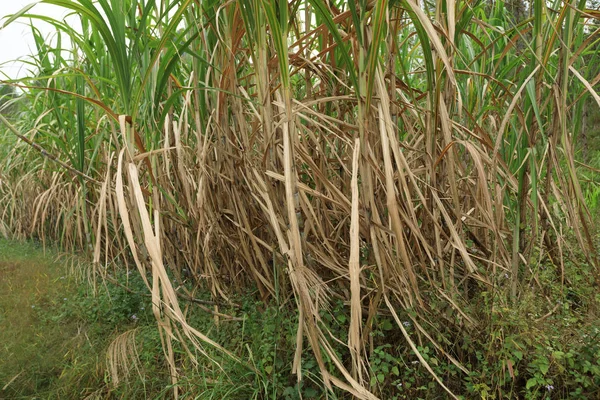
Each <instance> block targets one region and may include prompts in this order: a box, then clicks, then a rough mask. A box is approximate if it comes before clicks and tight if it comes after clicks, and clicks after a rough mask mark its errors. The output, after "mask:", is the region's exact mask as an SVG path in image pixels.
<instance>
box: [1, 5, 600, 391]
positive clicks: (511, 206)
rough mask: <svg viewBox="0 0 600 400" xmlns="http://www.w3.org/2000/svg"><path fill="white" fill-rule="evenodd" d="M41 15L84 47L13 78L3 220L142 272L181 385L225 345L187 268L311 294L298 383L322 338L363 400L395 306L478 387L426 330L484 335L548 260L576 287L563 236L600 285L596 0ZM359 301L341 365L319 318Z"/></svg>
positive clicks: (337, 375)
mask: <svg viewBox="0 0 600 400" xmlns="http://www.w3.org/2000/svg"><path fill="white" fill-rule="evenodd" d="M44 3H49V4H55V5H59V6H62V7H64V8H66V9H68V10H70V11H72V13H73V15H76V16H77V17H78V18H79V19H80V21H81V26H82V30H81V31H79V30H76V29H74V28H72V27H71V26H69V25H68V24H66V23H64V22H62V21H58V20H52V19H50V18H48V17H44V16H39V15H36V14H35V13H34V12H35V8H33V9H30V8H26V9H24V10H23V12H22V13H20V14H18V15H15V17H14V18H12V19H10V20H8V21H7V22H12V21H13V20H15V19H16V18H17V17H18V18H32V19H33V20H36V19H38V20H39V19H41V20H45V21H48V22H51V23H52V24H54V26H55V27H56V30H57V35H59V37H62V38H63V40H62V41H58V42H57V43H56V44H49V42H48V41H46V40H44V38H43V37H41V36H40V34H39V32H38V31H37V30H36V29H35V23H32V30H33V32H34V35H35V38H36V44H37V51H38V53H37V55H35V56H34V57H33V59H32V64H33V65H34V66H35V67H36V68H37V71H38V73H37V75H36V76H34V77H31V78H28V79H23V80H21V81H13V82H11V84H13V85H15V86H19V87H21V88H23V90H24V94H23V96H22V97H23V99H22V102H23V103H24V106H23V109H22V111H21V113H20V115H19V118H18V120H17V121H16V122H13V125H14V126H12V128H11V130H13V131H16V132H17V133H18V134H19V135H21V136H22V137H23V138H25V139H27V141H28V142H27V143H34V144H35V146H34V147H30V146H28V144H27V143H24V142H20V143H19V144H17V145H15V146H14V148H13V149H12V152H11V154H10V155H9V156H8V157H7V158H6V159H5V160H3V163H2V168H3V169H2V171H1V172H0V173H1V176H2V180H1V182H0V196H1V199H0V216H1V220H2V224H3V225H2V226H3V227H4V228H3V229H5V230H6V231H7V232H11V233H12V234H14V235H17V236H22V237H23V236H37V237H39V238H41V239H42V240H50V239H51V240H56V241H59V242H60V243H61V244H62V245H63V246H66V247H68V248H73V249H84V250H85V251H89V252H90V253H91V254H93V257H94V261H95V262H96V263H97V268H98V271H99V272H100V273H103V271H106V269H107V268H112V267H111V266H114V265H117V264H116V263H114V261H119V262H121V263H125V265H129V266H131V265H135V267H136V268H137V269H138V271H139V273H140V274H141V275H142V277H144V279H147V280H146V282H147V285H148V289H149V290H150V291H151V292H152V295H153V304H154V314H155V316H156V318H157V321H158V323H159V328H160V330H161V332H162V334H163V335H162V338H163V340H164V349H165V354H166V356H167V359H168V360H170V365H171V372H172V376H173V382H174V383H176V382H177V367H176V365H175V357H174V353H173V347H172V341H173V340H174V339H175V340H182V341H191V342H192V343H193V345H195V346H196V347H197V348H199V349H202V345H203V344H202V343H209V344H211V345H214V346H218V344H216V343H214V342H212V341H211V340H210V339H209V338H208V337H206V336H204V335H203V334H202V333H201V332H198V331H196V330H195V329H194V328H193V327H192V326H190V325H188V323H187V322H186V318H185V312H184V311H183V310H182V309H181V308H180V307H179V305H178V300H177V297H178V296H181V295H182V293H180V292H179V291H178V290H179V289H176V288H175V286H174V285H173V283H172V276H180V275H181V274H182V273H184V271H183V269H184V268H185V269H186V271H189V272H188V273H189V274H191V275H192V276H193V278H194V281H195V282H196V284H197V287H198V288H199V290H205V291H210V293H211V294H212V295H213V296H214V297H215V298H221V299H224V300H227V299H228V298H229V295H230V294H231V293H232V292H235V291H239V290H244V288H248V287H249V286H250V287H256V289H257V291H258V293H259V296H260V297H261V298H262V299H263V300H264V301H269V300H274V301H277V302H285V301H290V299H293V300H291V301H293V302H295V304H296V307H297V312H298V314H299V317H300V321H301V323H300V324H299V325H298V330H297V352H296V357H295V359H294V371H295V372H296V373H297V374H298V379H301V371H302V368H301V363H300V361H301V357H300V354H301V352H302V351H303V348H304V347H305V346H308V347H309V348H310V349H311V351H312V352H313V353H314V358H315V360H316V362H317V363H318V365H319V368H320V370H321V373H322V379H323V381H324V384H325V386H326V387H332V386H337V387H339V388H341V389H343V390H346V391H348V392H349V393H352V394H353V395H354V396H356V397H357V398H361V399H372V398H376V393H374V391H373V389H372V387H371V386H369V384H368V382H369V377H370V374H371V370H370V367H369V365H368V363H367V360H368V357H369V354H370V352H372V340H373V339H372V337H371V336H370V335H369V333H370V332H371V331H372V329H373V321H374V319H375V318H376V316H377V315H378V314H380V313H390V314H391V315H392V316H393V317H394V319H395V321H397V323H398V328H399V330H400V331H401V332H402V334H403V336H404V339H405V340H406V341H407V343H408V344H409V346H410V347H411V348H412V349H413V351H414V352H415V353H416V354H417V356H418V357H419V359H420V360H421V362H422V363H423V364H424V365H425V366H426V368H428V370H429V371H431V373H432V374H434V375H435V373H434V371H433V369H432V368H431V367H430V366H429V364H428V363H427V360H426V358H424V357H423V356H422V355H421V354H420V350H419V349H418V347H417V345H420V344H422V343H424V342H427V343H430V344H431V345H432V346H433V348H435V349H436V351H437V352H439V353H438V354H439V355H440V357H446V358H447V359H448V360H449V361H450V362H451V363H454V364H455V365H456V366H457V368H459V369H460V370H462V371H463V372H464V373H468V372H469V371H468V368H467V366H466V364H465V363H464V362H463V360H461V359H460V357H459V356H458V355H457V353H456V351H454V350H453V349H452V346H451V345H450V344H449V342H448V341H445V340H440V337H438V336H436V335H434V334H432V332H431V331H430V329H429V328H428V327H429V326H430V321H433V320H435V319H437V318H439V314H438V310H439V309H440V308H444V309H447V310H448V311H447V316H448V317H444V318H445V320H446V319H447V321H446V322H447V324H449V326H450V329H451V330H452V331H453V332H455V333H456V334H458V332H465V331H466V332H476V331H477V330H478V329H480V327H481V324H482V318H483V319H485V317H483V316H482V315H481V310H482V309H483V308H482V307H478V306H477V304H474V303H473V301H474V300H473V299H475V298H477V296H478V294H480V293H481V292H488V291H493V292H494V293H496V294H497V297H496V299H495V301H497V302H498V304H497V307H504V306H508V305H509V304H510V303H511V302H512V303H516V302H518V301H519V299H520V298H521V297H522V296H523V295H524V294H525V293H527V292H528V291H530V287H529V286H528V285H527V284H524V283H523V282H530V281H532V279H533V281H535V276H532V274H534V272H533V271H534V270H533V269H532V268H531V265H532V263H535V262H537V260H541V259H542V258H544V259H545V258H548V259H549V260H550V262H551V263H552V264H553V265H554V266H556V280H557V282H561V283H563V284H564V283H565V280H567V279H568V277H566V276H565V272H564V271H565V270H564V262H563V261H564V259H565V257H566V256H567V254H569V252H570V251H571V250H570V247H569V246H571V244H569V242H567V241H566V240H565V238H566V236H565V233H566V232H573V234H574V236H575V238H576V240H577V243H578V244H579V246H581V247H582V248H584V249H585V254H586V255H587V257H588V261H589V263H590V265H592V266H593V269H594V274H595V277H596V283H597V284H598V283H600V274H599V273H598V269H597V259H596V252H595V249H594V247H593V243H592V240H591V234H592V233H591V232H590V229H591V227H590V225H589V223H590V221H589V219H590V215H589V212H588V211H587V208H586V205H585V202H584V196H583V193H582V190H581V188H580V186H579V183H578V179H577V175H576V164H575V160H574V150H573V149H574V144H573V141H574V138H575V137H576V136H577V135H578V133H579V132H578V129H579V128H580V127H581V124H580V123H579V122H578V121H579V120H580V119H581V113H582V110H583V107H580V104H581V103H582V102H584V101H585V100H586V99H587V98H588V97H589V96H590V95H591V96H592V97H593V98H594V99H596V100H600V97H599V96H598V94H596V93H595V92H594V89H593V86H594V85H595V84H596V82H597V81H598V78H597V77H596V76H590V74H589V73H588V72H589V71H590V69H589V68H588V67H587V66H586V64H585V63H584V61H583V57H584V55H586V54H587V51H588V49H589V48H591V46H592V45H593V43H594V41H595V36H594V35H595V32H589V30H588V29H587V28H586V22H587V21H588V18H589V17H590V15H589V14H588V11H587V10H586V9H585V2H584V1H579V2H572V1H567V2H554V3H552V4H550V3H548V2H545V1H541V0H535V1H533V2H532V7H531V9H530V10H528V13H529V14H528V16H527V17H526V18H524V19H523V20H521V21H518V20H515V19H513V18H512V15H510V13H509V12H508V11H507V9H506V8H505V5H504V2H493V3H488V2H484V1H460V0H459V1H437V2H435V3H432V2H426V3H425V4H422V3H420V2H416V1H414V0H403V1H394V0H387V1H386V0H376V1H369V2H367V1H363V0H361V1H358V2H354V1H350V2H340V1H325V0H308V1H294V2H287V1H264V0H239V1H231V2H225V3H223V2H220V1H211V0H205V1H191V0H187V1H173V0H161V1H142V0H127V1H109V0H99V1H97V2H92V1H90V0H78V1H75V0H46V1H44ZM67 38H68V39H69V40H70V41H71V42H72V43H73V49H65V48H62V47H61V43H64V42H65V40H66V39H67ZM66 52H68V55H69V56H67V55H66V54H67V53H66ZM3 122H5V123H8V121H5V120H3ZM49 155H51V157H49ZM54 158H55V159H57V160H60V163H57V162H54ZM65 165H66V166H68V167H69V168H65ZM115 268H116V267H115ZM505 276H507V277H509V279H505ZM340 297H341V298H343V299H344V300H346V301H347V302H348V304H349V307H348V320H349V321H350V322H349V324H348V342H347V346H348V352H347V354H346V355H343V356H340V355H339V354H338V353H336V351H334V347H333V344H334V343H335V341H336V338H334V337H332V335H331V334H330V332H328V329H327V327H326V325H325V324H324V322H323V320H322V319H321V317H320V311H322V310H324V309H328V305H329V303H330V301H331V300H332V299H334V298H340ZM434 305H435V306H434ZM215 311H218V310H217V309H216V310H215ZM407 319H410V320H412V324H413V325H414V326H415V327H416V330H415V331H414V332H412V333H411V332H409V331H407V330H406V329H405V327H404V326H403V324H402V320H407ZM370 343H371V345H370ZM223 351H224V352H226V350H225V349H223ZM231 356H232V357H233V355H231ZM332 366H333V367H332ZM435 379H437V381H438V382H439V384H440V385H441V386H442V387H444V388H445V389H446V390H448V392H451V391H452V390H451V388H448V387H446V386H445V384H444V382H443V381H442V379H441V378H440V377H437V376H436V377H435ZM452 396H453V395H452Z"/></svg>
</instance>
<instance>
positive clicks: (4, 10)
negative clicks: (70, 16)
mask: <svg viewBox="0 0 600 400" xmlns="http://www.w3.org/2000/svg"><path fill="white" fill-rule="evenodd" d="M31 3H35V1H34V0H0V80H4V79H6V75H8V77H9V78H11V79H14V78H22V77H25V76H27V74H28V66H24V65H23V63H21V62H16V63H13V62H9V61H12V60H16V59H19V58H23V57H26V56H28V55H30V54H32V53H34V52H35V44H34V40H33V35H32V34H31V30H30V28H29V26H28V25H26V24H28V23H29V20H27V19H22V20H21V21H19V20H17V21H14V22H12V23H11V24H10V25H9V26H8V27H5V28H2V27H3V26H4V22H5V21H6V19H5V18H4V17H5V16H7V15H10V14H13V13H17V12H19V11H20V10H21V9H22V8H23V7H25V6H26V5H28V4H31ZM29 12H30V13H33V14H42V15H47V16H50V17H53V18H58V19H63V18H64V17H65V15H66V14H67V11H66V10H65V9H63V8H60V7H57V6H53V5H49V4H38V5H36V6H35V7H34V8H33V9H31V10H30V11H29ZM33 23H34V25H35V26H36V27H37V28H38V29H39V30H40V31H41V32H42V34H43V35H44V37H46V38H48V40H51V38H52V36H53V33H54V32H55V30H54V29H53V28H52V26H51V25H49V24H47V23H44V22H41V21H39V20H33ZM7 62H9V63H7Z"/></svg>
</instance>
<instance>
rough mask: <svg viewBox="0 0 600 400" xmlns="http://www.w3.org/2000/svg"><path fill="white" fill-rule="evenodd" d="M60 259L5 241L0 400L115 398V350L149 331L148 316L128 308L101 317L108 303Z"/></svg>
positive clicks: (0, 268) (0, 250)
mask: <svg viewBox="0 0 600 400" xmlns="http://www.w3.org/2000/svg"><path fill="white" fill-rule="evenodd" d="M56 256H57V255H56V253H53V252H51V251H46V252H45V251H43V250H42V248H41V247H40V246H38V245H35V244H32V243H16V242H10V241H6V240H0V343H1V345H0V359H1V360H2V363H0V399H7V400H8V399H11V400H12V399H20V398H27V399H31V398H37V399H59V398H60V399H71V398H72V399H82V398H86V397H89V398H94V397H99V398H107V397H111V394H110V393H111V392H113V390H112V389H111V388H110V387H109V386H108V385H107V379H106V372H107V367H106V350H107V349H108V346H109V344H110V343H111V342H112V340H113V339H114V338H115V337H116V336H117V335H119V334H120V333H122V331H125V330H129V329H131V328H132V327H138V328H139V327H141V326H144V324H145V323H150V320H149V319H144V318H142V317H141V316H142V315H143V314H140V317H138V316H137V315H135V318H133V319H131V316H132V315H134V314H133V312H132V310H128V309H123V306H121V308H119V307H114V306H113V307H112V309H115V308H116V313H115V314H113V315H110V316H109V315H108V314H102V312H101V311H100V307H101V306H102V304H101V303H102V302H106V301H110V300H109V298H110V296H106V295H101V296H97V297H94V296H91V295H90V293H88V289H89V285H88V284H87V283H86V282H85V281H82V280H81V279H78V278H77V277H76V276H74V275H73V274H72V271H70V267H69V263H66V262H56V261H55V259H56ZM124 293H128V292H124ZM114 294H117V295H118V294H119V293H113V295H114ZM112 297H113V302H114V301H120V300H123V299H122V298H121V299H118V298H114V297H115V296H112ZM117 297H118V296H117ZM121 304H126V305H127V304H129V305H131V304H132V301H125V302H124V303H123V302H121ZM125 308H127V307H125ZM130 312H131V314H129V315H125V314H124V313H130ZM119 313H120V314H119ZM127 318H129V321H128V320H127Z"/></svg>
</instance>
